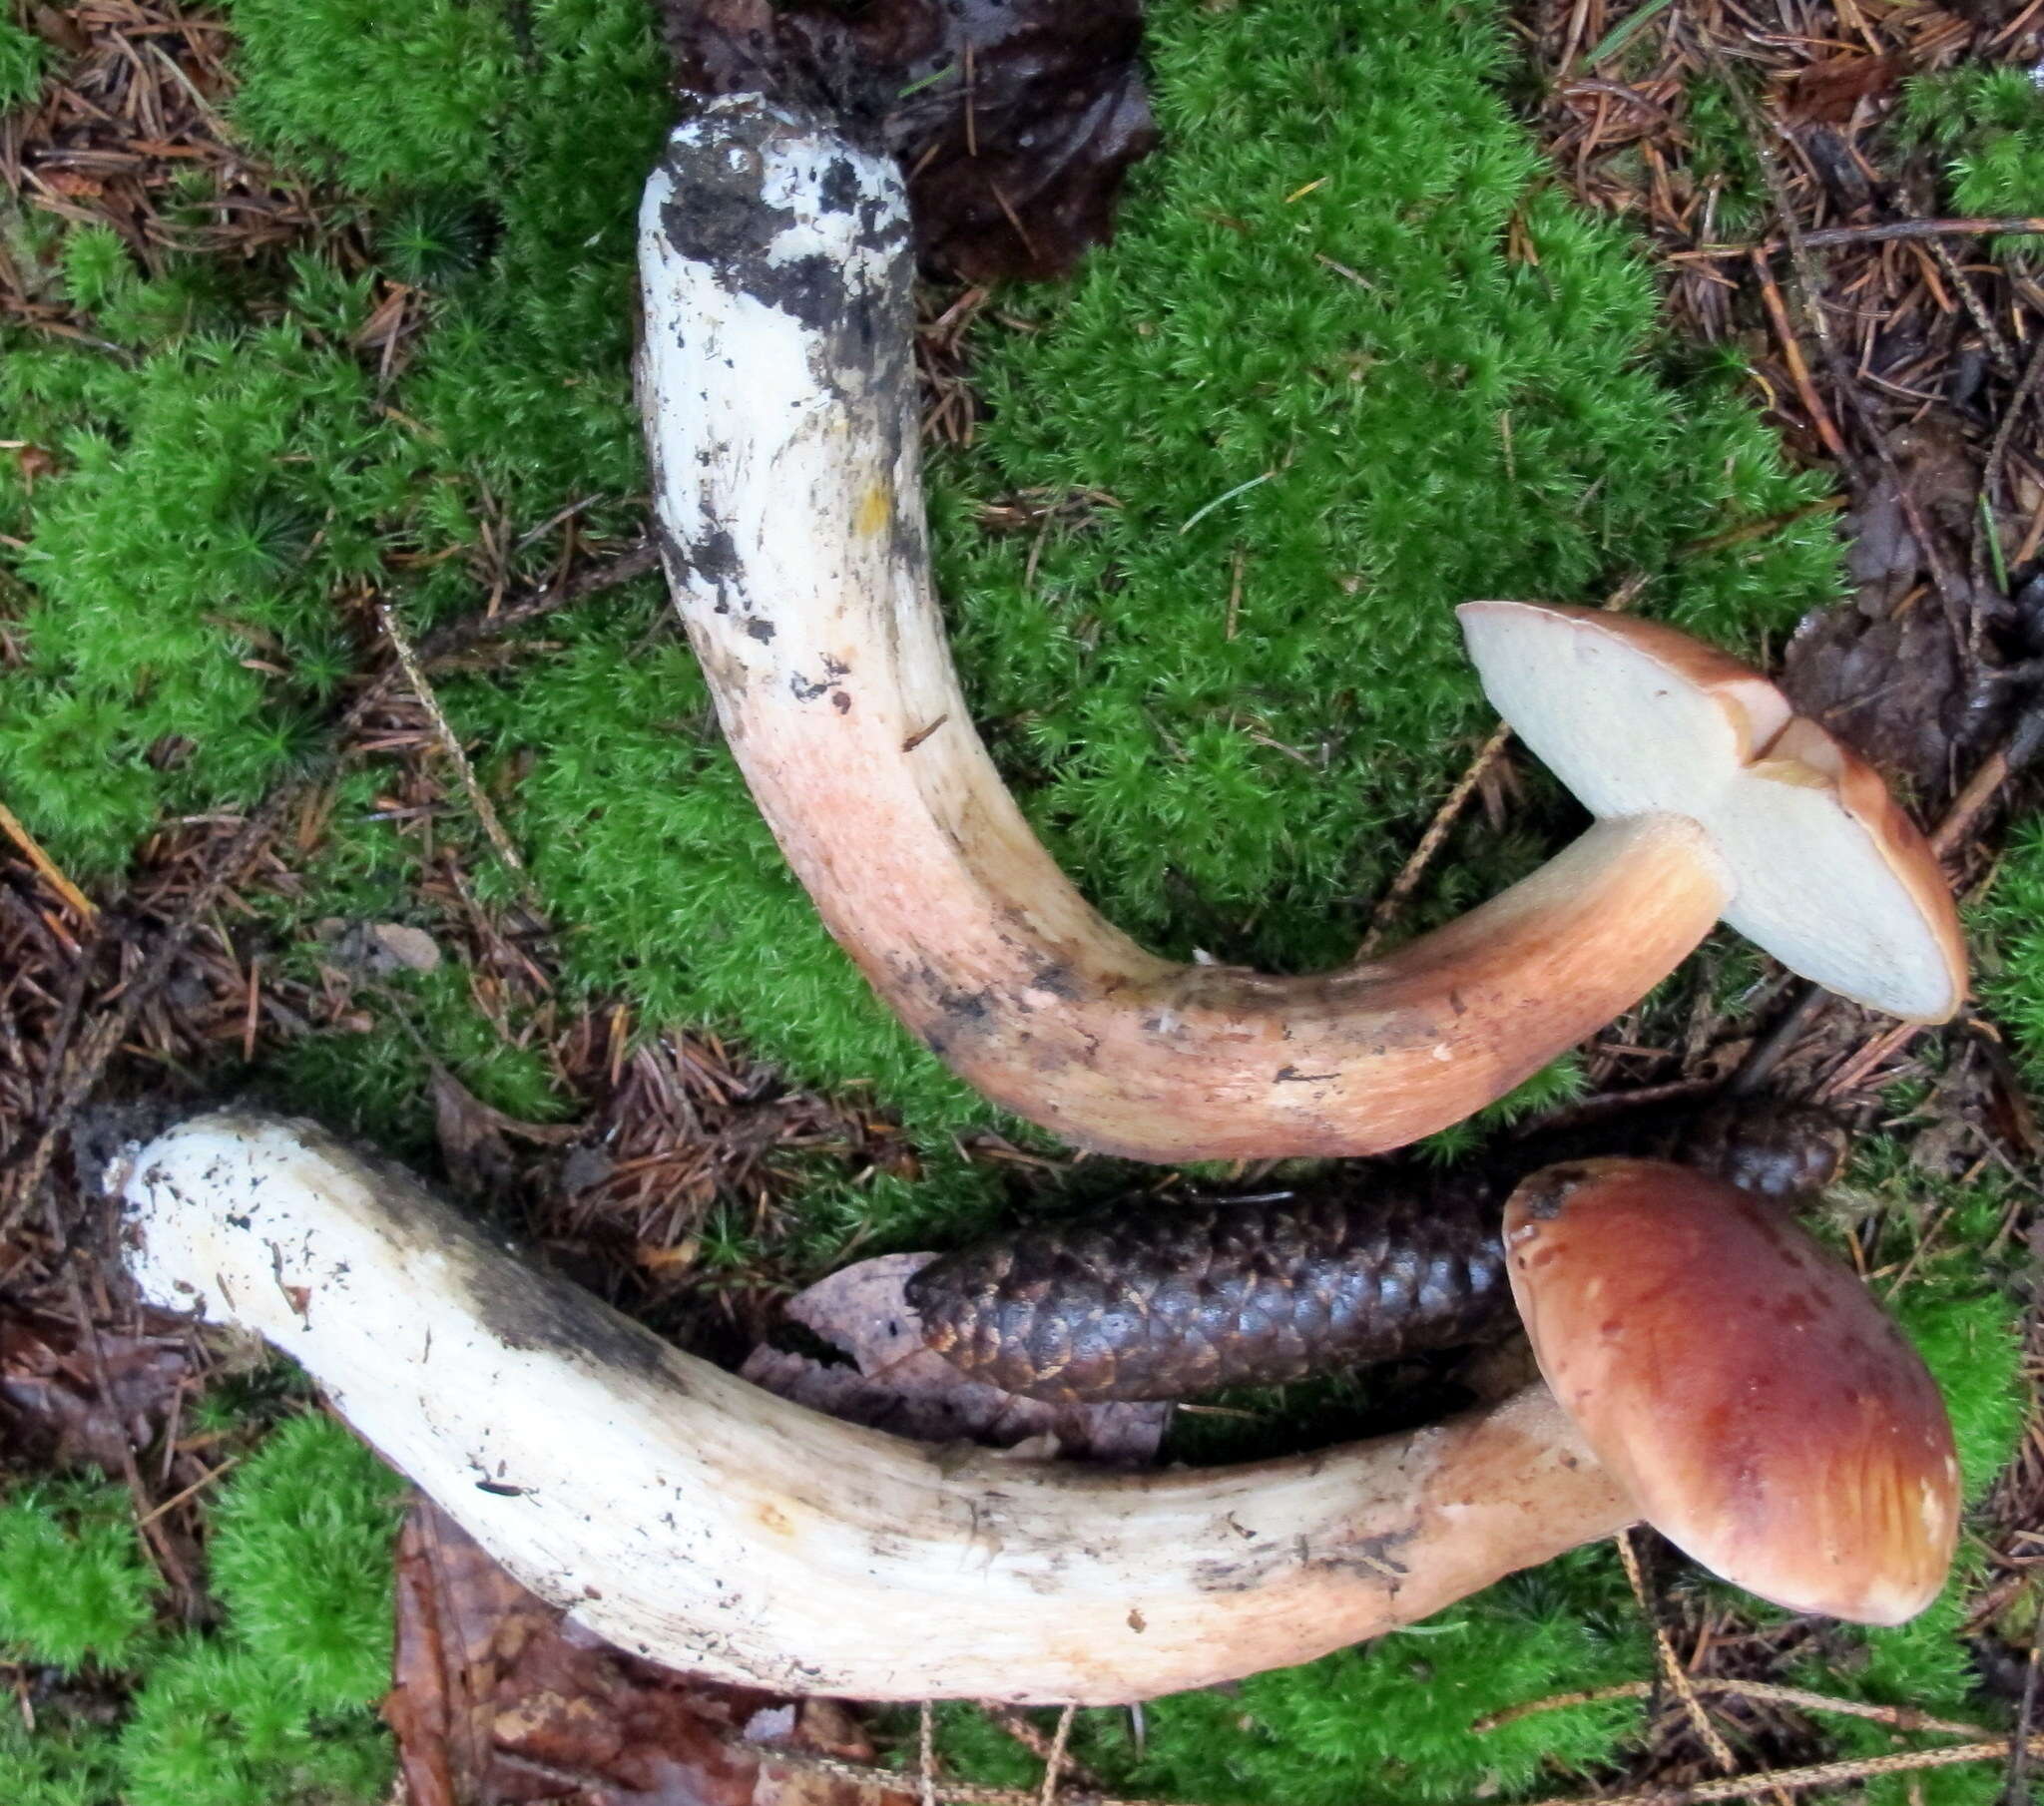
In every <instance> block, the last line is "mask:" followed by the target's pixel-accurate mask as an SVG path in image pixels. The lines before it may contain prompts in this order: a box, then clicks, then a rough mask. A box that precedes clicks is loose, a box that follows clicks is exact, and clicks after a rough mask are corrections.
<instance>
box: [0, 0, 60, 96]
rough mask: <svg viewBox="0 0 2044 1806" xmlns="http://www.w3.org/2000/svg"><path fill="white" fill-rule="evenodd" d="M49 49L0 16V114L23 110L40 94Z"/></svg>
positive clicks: (16, 23) (20, 27) (33, 36)
mask: <svg viewBox="0 0 2044 1806" xmlns="http://www.w3.org/2000/svg"><path fill="white" fill-rule="evenodd" d="M49 63H50V47H49V45H47V44H46V43H44V42H43V40H42V39H41V38H39V37H37V36H36V34H35V33H34V32H32V31H30V30H29V29H28V28H27V27H26V26H25V25H22V24H20V23H18V22H17V21H16V20H14V19H11V18H8V17H6V16H5V15H4V14H0V113H6V112H8V111H10V110H11V109H13V108H15V107H26V106H27V105H28V104H29V103H30V102H32V101H33V100H34V99H35V98H36V97H37V95H39V94H41V93H42V91H43V75H44V72H45V71H46V70H47V69H48V67H49Z"/></svg>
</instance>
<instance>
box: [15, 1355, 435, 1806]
mask: <svg viewBox="0 0 2044 1806" xmlns="http://www.w3.org/2000/svg"><path fill="white" fill-rule="evenodd" d="M273 1390H274V1388H273V1386H272V1385H270V1384H269V1383H268V1382H267V1381H263V1382H261V1383H260V1384H259V1385H258V1386H257V1387H256V1394H257V1395H259V1396H252V1395H251V1392H250V1388H249V1387H248V1386H246V1385H245V1386H243V1387H241V1388H239V1389H238V1395H237V1396H225V1395H224V1396H222V1397H220V1398H213V1397H212V1395H208V1397H207V1398H205V1399H201V1400H197V1401H195V1403H194V1406H193V1412H192V1419H191V1421H192V1423H193V1424H194V1425H195V1426H196V1427H201V1428H205V1427H214V1428H218V1429H220V1430H223V1431H227V1432H238V1433H240V1434H242V1435H246V1434H247V1433H248V1430H249V1427H250V1426H251V1424H253V1423H255V1422H256V1421H258V1420H259V1419H260V1418H261V1417H263V1416H266V1415H267V1413H268V1411H269V1409H270V1408H272V1407H273V1404H274V1398H273V1396H272V1394H273ZM252 1405H253V1406H254V1407H255V1408H254V1409H253V1410H252ZM396 1492H397V1482H396V1480H395V1478H394V1477H393V1476H392V1475H391V1474H390V1473H389V1472H388V1471H387V1470H386V1469H384V1468H383V1467H382V1466H381V1465H380V1464H379V1463H378V1462H377V1461H376V1459H375V1458H374V1457H373V1456H372V1455H370V1454H369V1453H368V1452H367V1451H366V1450H365V1449H363V1448H362V1446H361V1445H360V1444H359V1443H357V1442H356V1441H355V1440H354V1439H353V1438H352V1437H350V1436H349V1435H348V1434H347V1432H346V1431H345V1430H343V1429H342V1428H341V1427H340V1426H339V1425H338V1424H336V1423H335V1422H333V1420H332V1419H330V1418H326V1417H318V1416H299V1417H294V1418H291V1419H289V1420H288V1421H286V1422H285V1423H284V1424H283V1425H282V1427H281V1428H279V1429H277V1430H276V1431H275V1432H274V1433H272V1434H270V1435H269V1436H267V1437H266V1438H265V1439H264V1440H263V1441H262V1442H261V1443H260V1444H259V1446H258V1447H256V1450H255V1452H254V1453H253V1454H252V1455H250V1456H249V1457H248V1458H247V1459H246V1460H244V1461H243V1462H242V1464H241V1466H240V1468H239V1469H238V1471H237V1472H236V1473H235V1474H234V1475H233V1476H232V1477H231V1478H230V1479H229V1480H228V1482H227V1483H226V1484H225V1485H224V1487H223V1488H222V1491H221V1493H220V1496H219V1499H218V1501H217V1503H215V1504H214V1505H213V1507H212V1509H211V1512H210V1514H209V1520H210V1530H211V1535H210V1538H209V1541H208V1558H209V1565H210V1573H211V1579H212V1582H213V1589H214V1593H215V1596H216V1598H217V1600H218V1601H219V1604H220V1606H221V1607H222V1610H223V1618H224V1621H223V1622H222V1624H221V1627H220V1628H219V1629H218V1630H217V1631H214V1632H212V1633H210V1634H199V1633H195V1632H191V1631H186V1632H181V1633H180V1634H178V1635H176V1636H170V1637H162V1636H159V1635H158V1634H157V1633H156V1631H155V1629H154V1624H155V1621H156V1594H157V1591H158V1588H159V1586H160V1582H159V1581H158V1580H157V1577H156V1574H155V1572H154V1571H153V1570H152V1569H151V1568H150V1567H149V1566H148V1564H147V1562H146V1560H145V1558H144V1556H143V1552H142V1549H141V1545H140V1542H139V1540H138V1537H137V1534H136V1531H135V1528H134V1524H133V1515H132V1506H131V1502H130V1500H129V1497H128V1494H127V1492H126V1490H125V1489H123V1488H120V1487H116V1486H112V1485H109V1484H107V1483H105V1482H101V1481H97V1480H87V1479H83V1478H79V1479H64V1480H53V1481H49V1482H45V1483H42V1484H40V1485H37V1486H34V1487H31V1488H27V1489H24V1490H21V1491H18V1492H16V1493H14V1494H13V1495H12V1496H11V1497H9V1498H7V1499H6V1500H5V1502H4V1503H0V1656H5V1657H8V1658H11V1659H14V1660H18V1661H27V1662H32V1663H38V1664H47V1665H49V1666H52V1667H55V1668H58V1669H61V1670H64V1671H66V1672H70V1671H75V1670H77V1669H79V1668H80V1667H81V1666H83V1665H84V1664H86V1663H87V1662H90V1663H91V1666H92V1673H93V1676H94V1677H95V1678H96V1680H97V1681H98V1682H100V1683H101V1684H102V1685H103V1686H104V1687H105V1688H106V1689H107V1691H106V1695H105V1697H106V1700H107V1701H108V1705H107V1706H106V1707H102V1708H100V1709H97V1710H95V1709H91V1708H90V1706H89V1705H88V1707H87V1708H85V1709H81V1707H80V1706H79V1705H78V1704H74V1703H72V1702H71V1701H70V1699H69V1698H68V1697H67V1696H65V1695H62V1694H60V1695H58V1696H57V1698H56V1699H55V1700H54V1701H48V1702H45V1703H44V1704H43V1705H42V1706H41V1708H40V1710H39V1715H38V1724H37V1729H36V1733H35V1734H34V1736H32V1737H31V1736H26V1735H24V1734H22V1729H21V1726H20V1723H19V1719H18V1716H17V1715H16V1714H15V1713H13V1712H12V1711H11V1710H10V1711H9V1712H7V1713H5V1714H0V1799H4V1800H6V1801H8V1802H9V1806H109V1803H110V1802H114V1801H118V1802H119V1803H120V1806H343V1803H345V1802H354V1801H360V1802H364V1803H366V1802H371V1801H374V1800H376V1799H378V1798H380V1797H381V1796H382V1795H383V1793H384V1791H385V1790H386V1788H387V1786H388V1783H389V1775H390V1766H391V1762H390V1752H389V1739H388V1736H387V1734H386V1733H385V1731H384V1729H383V1726H382V1725H381V1723H380V1721H379V1720H378V1719H377V1717H376V1715H375V1711H374V1709H373V1708H374V1702H375V1700H376V1699H377V1698H378V1697H379V1696H380V1695H381V1694H382V1693H383V1692H384V1691H385V1690H386V1689H387V1687H388V1686H389V1684H390V1614H391V1588H392V1580H393V1577H392V1572H391V1553H390V1552H391V1542H392V1538H393V1535H394V1531H395V1523H396V1520H395V1513H394V1512H393V1510H392V1503H393V1500H394V1498H395V1495H396ZM122 1687H127V1688H132V1689H133V1697H132V1703H131V1706H130V1708H129V1710H128V1712H127V1715H126V1718H125V1721H124V1722H122V1723H120V1724H119V1725H118V1727H117V1728H114V1729H109V1728H107V1727H106V1725H105V1723H104V1718H105V1716H106V1715H107V1712H108V1711H109V1710H117V1709H118V1704H117V1702H118V1700H119V1698H120V1693H119V1691H118V1689H119V1688H122ZM80 1697H81V1698H83V1697H84V1696H83V1695H81V1696H80Z"/></svg>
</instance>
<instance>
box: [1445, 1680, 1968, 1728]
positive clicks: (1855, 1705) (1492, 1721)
mask: <svg viewBox="0 0 2044 1806" xmlns="http://www.w3.org/2000/svg"><path fill="white" fill-rule="evenodd" d="M1657 1684H1658V1683H1656V1682H1654V1681H1651V1680H1628V1681H1624V1682H1622V1683H1621V1684H1619V1685H1617V1686H1611V1687H1592V1688H1590V1689H1588V1690H1587V1691H1585V1692H1580V1693H1554V1694H1550V1695H1549V1696H1548V1697H1547V1698H1545V1699H1529V1700H1528V1701H1527V1702H1526V1703H1525V1704H1524V1705H1514V1706H1507V1707H1506V1708H1505V1709H1504V1710H1503V1711H1502V1712H1492V1713H1490V1714H1489V1716H1487V1717H1483V1718H1479V1719H1477V1720H1476V1722H1475V1723H1474V1724H1472V1725H1471V1726H1470V1727H1469V1728H1470V1729H1471V1730H1472V1731H1478V1732H1481V1731H1494V1730H1498V1729H1501V1728H1502V1727H1503V1726H1505V1725H1507V1724H1515V1723H1517V1722H1518V1720H1519V1719H1521V1718H1531V1717H1533V1716H1534V1715H1535V1714H1536V1713H1540V1712H1557V1711H1561V1710H1562V1709H1564V1708H1565V1707H1568V1706H1578V1705H1603V1704H1605V1703H1607V1702H1608V1701H1610V1700H1614V1699H1649V1698H1652V1697H1653V1694H1654V1690H1655V1687H1656V1685H1657ZM1689 1684H1690V1685H1691V1686H1692V1687H1694V1688H1695V1689H1696V1690H1697V1691H1698V1692H1699V1693H1728V1694H1731V1695H1734V1696H1735V1697H1738V1698H1743V1699H1765V1700H1769V1701H1771V1702H1772V1703H1774V1704H1776V1705H1792V1706H1799V1707H1801V1708H1802V1709H1803V1710H1805V1711H1811V1712H1831V1713H1834V1714H1836V1715H1837V1716H1839V1717H1843V1718H1867V1719H1871V1720H1872V1721H1873V1722H1874V1723H1875V1724H1885V1725H1890V1726H1892V1727H1893V1728H1894V1729H1896V1730H1898V1731H1942V1732H1944V1733H1945V1734H1946V1735H1948V1736H1954V1737H1973V1738H1986V1737H1992V1736H1993V1734H1994V1733H1993V1732H1992V1731H1991V1730H1989V1729H1988V1727H1987V1726H1986V1725H1984V1724H1967V1723H1965V1722H1963V1721H1961V1720H1958V1719H1953V1718H1934V1717H1932V1716H1931V1715H1930V1714H1929V1713H1928V1712H1920V1711H1918V1710H1917V1709H1916V1708H1915V1707H1914V1706H1906V1705H1874V1704H1871V1703H1870V1702H1868V1701H1866V1700H1863V1699H1834V1698H1832V1697H1831V1695H1830V1694H1828V1693H1812V1692H1810V1691H1809V1690H1808V1689H1806V1688H1804V1687H1784V1686H1777V1685H1776V1684H1775V1683H1774V1682H1773V1681H1771V1680H1716V1679H1712V1678H1710V1677H1709V1676H1706V1675H1697V1674H1693V1675H1691V1676H1690V1681H1689Z"/></svg>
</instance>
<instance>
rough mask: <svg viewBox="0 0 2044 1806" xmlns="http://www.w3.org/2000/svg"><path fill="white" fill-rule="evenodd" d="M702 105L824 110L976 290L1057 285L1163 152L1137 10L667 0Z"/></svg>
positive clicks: (1058, 1) (938, 261)
mask: <svg viewBox="0 0 2044 1806" xmlns="http://www.w3.org/2000/svg"><path fill="white" fill-rule="evenodd" d="M663 12H664V27H665V35H666V38H667V43H668V47H669V50H670V52H671V53H672V54H673V56H674V59H675V66H676V70H677V72H678V74H679V76H680V78H681V81H682V84H683V86H684V87H686V88H690V89H693V90H694V91H695V92H697V93H699V94H730V93H735V92H740V91H743V90H749V89H764V90H765V91H766V92H767V93H769V94H777V95H784V96H790V97H795V98H801V99H805V100H818V99H820V100H821V101H822V102H823V104H825V105H826V106H828V107H830V108H831V109H833V110H834V111H836V112H838V113H840V114H841V115H842V116H844V117H845V118H846V119H847V120H848V121H850V122H853V123H854V124H858V123H863V124H864V125H865V126H866V127H867V128H868V129H869V130H871V131H873V132H875V133H877V134H878V136H879V137H880V139H881V140H882V142H884V143H885V145H886V147H887V149H888V150H889V151H891V152H892V153H893V154H894V155H895V156H896V157H897V158H898V159H899V160H900V162H901V166H902V168H903V169H904V170H906V171H907V172H908V176H909V185H908V192H909V200H910V203H911V206H912V210H913V214H914V221H915V234H916V245H917V249H918V251H919V253H920V255H921V257H922V259H923V261H924V263H925V264H926V265H928V266H929V267H931V268H933V269H937V270H941V271H944V272H947V273H950V274H953V275H957V276H961V277H963V278H964V279H966V280H967V281H973V282H985V281H993V280H996V279H999V278H1001V277H1006V276H1023V277H1034V278H1043V277H1047V276H1055V275H1061V274H1063V273H1064V272H1065V271H1067V270H1069V269H1070V268H1071V267H1072V266H1073V264H1075V263H1076V262H1077V261H1078V260H1079V258H1080V256H1081V255H1082V254H1083V253H1084V251H1085V250H1086V248H1087V247H1088V246H1089V245H1091V244H1095V243H1098V242H1100V241H1101V240H1103V239H1105V238H1106V237H1107V236H1108V235H1109V234H1110V232H1111V231H1112V229H1113V224H1114V210H1115V204H1116V201H1117V200H1118V198H1119V196H1120V193H1121V185H1122V179H1123V177H1124V175H1125V174H1126V172H1127V170H1128V167H1129V166H1130V165H1131V164H1132V163H1134V162H1135V161H1136V160H1137V159H1138V158H1140V157H1142V156H1144V155H1145V154H1146V153H1147V152H1148V151H1149V150H1150V149H1151V148H1152V147H1153V146H1154V145H1155V144H1156V142H1157V131H1156V127H1155V125H1154V124H1153V123H1152V120H1151V117H1150V101H1149V95H1148V92H1147V90H1146V88H1145V86H1144V82H1143V75H1142V66H1141V62H1140V51H1141V46H1142V32H1143V19H1142V7H1141V5H1140V0H872V4H869V5H865V6H862V7H852V6H848V5H842V4H839V5H834V6H833V5H831V4H829V3H828V0H797V3H796V4H794V5H793V6H790V7H787V8H785V9H776V7H775V6H774V5H773V4H772V0H664V5H663Z"/></svg>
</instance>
